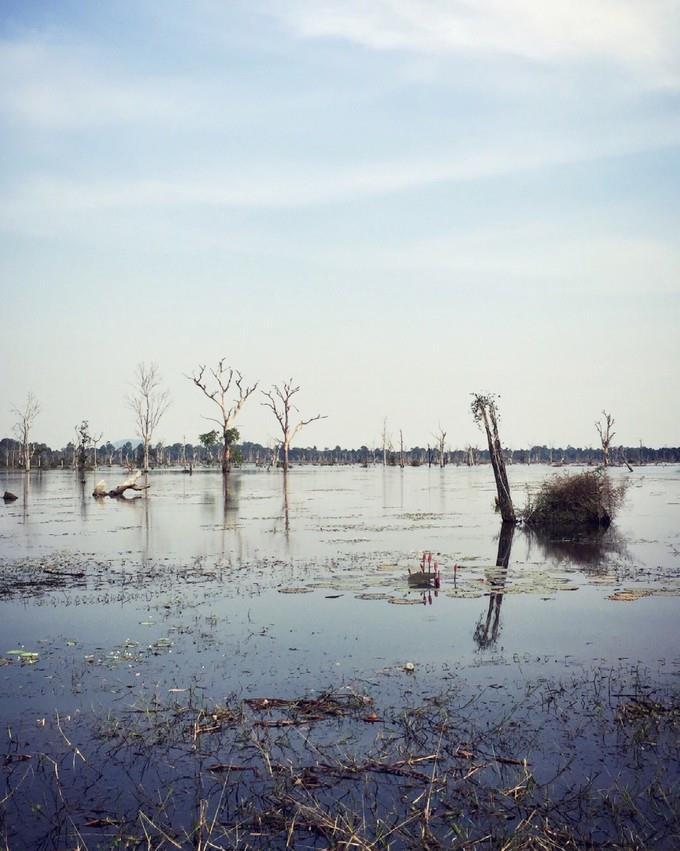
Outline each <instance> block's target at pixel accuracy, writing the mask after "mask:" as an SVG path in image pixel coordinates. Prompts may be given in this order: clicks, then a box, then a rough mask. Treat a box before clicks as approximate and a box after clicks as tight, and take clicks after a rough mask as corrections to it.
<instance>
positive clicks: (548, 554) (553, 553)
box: [525, 526, 630, 573]
mask: <svg viewBox="0 0 680 851" xmlns="http://www.w3.org/2000/svg"><path fill="white" fill-rule="evenodd" d="M525 534H526V535H527V536H528V540H529V545H530V546H531V545H533V544H534V543H535V544H536V545H537V546H538V547H539V549H540V551H541V555H542V557H543V558H545V559H546V560H548V559H549V560H551V561H553V562H555V563H556V564H562V563H563V562H571V563H573V564H578V565H579V566H580V567H582V568H586V569H591V570H593V571H594V572H596V573H599V572H602V571H603V570H605V569H606V566H607V564H608V562H609V560H610V558H611V557H612V556H616V557H617V559H625V560H630V555H629V553H628V546H627V543H626V540H625V538H623V536H622V535H621V534H620V533H619V532H618V531H617V530H616V529H614V528H613V527H612V526H610V527H609V529H607V530H606V531H598V532H594V533H593V534H590V535H582V536H580V537H578V538H556V537H551V536H550V535H541V534H539V533H538V532H533V531H529V530H525ZM598 568H599V570H598Z"/></svg>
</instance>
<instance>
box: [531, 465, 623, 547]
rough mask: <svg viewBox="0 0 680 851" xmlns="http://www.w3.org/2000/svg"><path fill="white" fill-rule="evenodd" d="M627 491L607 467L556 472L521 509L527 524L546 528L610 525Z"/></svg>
mask: <svg viewBox="0 0 680 851" xmlns="http://www.w3.org/2000/svg"><path fill="white" fill-rule="evenodd" d="M625 494H626V483H625V482H621V483H620V484H614V483H613V482H612V480H611V479H610V478H609V476H608V475H607V473H606V471H605V470H602V469H599V470H591V471H588V472H585V473H578V474H577V475H574V476H571V475H568V474H564V475H559V476H555V477H554V478H552V479H549V480H548V481H546V482H544V483H543V484H542V485H541V487H540V489H539V491H538V493H537V494H536V495H535V496H534V498H533V499H530V500H529V503H528V504H527V507H526V508H525V509H524V511H523V512H522V519H523V520H524V523H525V525H527V526H529V527H530V528H532V529H537V530H543V531H546V532H551V533H554V532H559V533H578V532H581V531H588V530H592V529H607V528H608V527H609V525H610V524H611V522H612V520H613V519H614V516H615V515H616V512H617V511H618V509H619V507H620V506H621V503H622V502H623V499H624V497H625Z"/></svg>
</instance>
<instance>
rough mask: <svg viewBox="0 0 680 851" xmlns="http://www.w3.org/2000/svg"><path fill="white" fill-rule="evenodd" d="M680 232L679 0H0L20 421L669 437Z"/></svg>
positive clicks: (165, 435) (7, 390)
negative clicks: (35, 404)
mask: <svg viewBox="0 0 680 851" xmlns="http://www.w3.org/2000/svg"><path fill="white" fill-rule="evenodd" d="M679 234H680V2H678V0H551V2H550V3H545V2H543V0H477V2H475V3H470V2H469V0H372V2H371V3H365V2H361V0H337V1H336V0H314V2H312V0H308V2H303V1H302V0H271V2H270V0H249V2H240V1H239V0H232V1H231V2H228V3H224V2H218V0H195V1H194V2H192V3H186V2H178V0H116V1H115V2H113V0H109V2H104V0H102V2H97V3H91V2H86V0H81V2H75V0H74V1H73V2H69V0H62V2H59V3H55V2H53V1H52V0H43V2H40V0H35V1H34V2H30V3H26V2H25V0H3V3H2V4H1V5H0V317H1V320H0V365H1V366H0V369H1V370H2V373H1V374H2V381H1V384H0V387H1V390H0V435H10V434H11V433H12V427H13V424H14V422H15V420H16V416H15V415H14V414H13V413H12V411H11V408H12V406H13V405H15V406H17V407H21V406H22V405H23V403H24V400H25V398H26V394H27V393H28V392H32V393H33V394H34V395H35V396H36V397H37V399H38V400H39V402H40V405H41V413H40V416H39V418H38V419H37V421H36V424H35V428H34V432H33V436H34V437H35V439H36V440H39V441H44V442H46V443H48V444H50V445H52V446H54V447H58V446H63V445H65V443H66V442H67V441H68V440H70V439H71V438H72V436H73V431H74V426H75V424H76V423H78V422H80V420H82V419H83V418H86V419H88V420H89V421H90V424H91V426H92V429H93V431H94V432H96V433H98V432H103V434H104V440H106V439H110V440H113V441H115V440H118V439H122V438H128V437H132V436H134V434H135V427H134V418H133V414H132V411H131V410H130V409H129V407H128V406H127V404H126V398H127V397H128V396H129V394H130V393H131V392H133V385H132V382H133V377H134V372H135V368H136V365H137V364H138V363H140V362H145V363H150V362H155V363H157V364H158V368H159V371H160V373H161V375H162V377H163V380H164V383H165V386H166V387H167V388H168V389H169V391H170V394H171V398H172V405H171V407H170V408H169V410H168V412H167V414H166V415H165V417H164V418H163V420H162V421H161V424H160V425H159V427H158V430H157V431H156V433H155V434H154V440H163V441H164V442H166V443H173V442H175V441H179V440H182V439H183V438H184V437H185V436H186V439H187V440H188V441H189V442H194V441H196V440H197V435H198V434H199V433H200V432H204V431H206V430H208V429H209V427H210V424H209V422H208V421H207V420H206V419H205V416H209V415H211V414H212V413H213V412H212V411H211V409H210V403H209V402H208V401H207V400H205V399H203V398H202V397H201V394H200V392H199V391H198V390H197V389H196V388H195V387H194V386H193V385H192V383H191V381H190V380H189V379H188V378H187V375H191V373H192V372H193V371H195V370H196V369H197V367H198V365H199V364H206V365H208V366H211V365H214V364H216V363H217V361H218V360H219V359H220V358H222V357H224V358H225V359H226V362H227V363H229V364H231V365H232V366H233V367H235V368H236V369H238V370H240V371H241V372H242V374H243V376H244V379H245V381H246V382H247V383H248V384H252V383H254V382H255V381H259V382H260V385H259V386H260V388H263V389H268V388H270V387H271V386H272V385H273V384H281V383H282V382H283V381H286V380H288V379H290V378H293V380H294V382H295V383H296V384H299V385H300V391H299V393H298V394H297V396H296V397H295V398H296V400H297V401H298V406H299V411H300V413H301V415H302V416H304V417H305V418H307V417H310V416H313V415H315V414H317V413H322V414H324V415H326V417H327V418H326V419H323V420H320V421H318V422H315V423H313V424H311V425H309V426H308V427H307V428H306V429H305V430H304V431H302V432H301V433H300V434H299V436H298V438H297V443H298V444H299V445H309V446H311V445H317V446H319V447H325V446H328V447H333V446H335V445H336V444H340V445H342V446H357V447H358V446H360V445H362V444H368V445H377V444H378V442H379V440H380V438H379V435H380V434H381V432H382V429H383V423H384V420H385V418H387V430H388V432H389V433H390V434H391V436H392V439H393V441H394V442H397V441H398V435H399V431H400V430H401V431H402V433H403V438H404V443H405V445H406V446H416V445H419V446H423V445H425V444H427V443H428V441H430V442H431V441H432V439H433V438H432V434H433V432H435V431H437V430H438V428H439V427H440V426H441V427H442V428H443V429H444V430H445V431H447V435H448V437H447V442H448V443H449V445H450V446H451V447H452V448H456V447H462V446H465V445H466V444H468V443H473V444H477V445H482V444H483V440H482V436H481V434H480V433H479V432H478V430H477V428H476V426H475V424H474V423H473V421H472V417H471V415H470V412H469V403H470V398H471V397H470V394H471V393H473V392H494V393H497V394H499V395H500V402H499V405H500V410H501V415H502V420H501V436H502V439H503V442H504V443H505V444H506V445H508V446H510V447H515V448H518V447H521V446H527V445H532V444H536V443H540V444H546V445H550V444H553V445H555V446H564V445H566V444H569V443H570V444H572V445H575V446H594V445H596V444H597V434H596V432H595V428H594V422H595V420H596V419H598V418H599V417H600V416H601V412H602V410H603V409H604V410H607V411H608V412H611V413H612V414H613V415H614V417H615V420H616V428H615V431H616V434H617V436H616V438H615V441H614V442H615V443H616V444H618V443H622V444H626V445H636V444H637V443H638V442H639V441H640V440H642V441H643V442H644V443H645V445H647V446H663V445H674V446H676V445H678V444H679V443H680V428H679V424H680V393H679V392H678V391H679V390H680V380H679V378H678V376H679V375H680V370H679V366H680V342H679V340H680V334H679V333H678V328H679V327H680V239H679V238H678V237H679ZM263 399H264V397H261V396H259V395H258V394H254V395H253V397H251V399H250V400H249V401H248V403H247V405H246V406H245V407H244V408H243V411H242V414H241V416H240V417H239V420H238V422H237V426H238V428H239V429H240V431H241V437H242V439H245V440H252V441H259V442H261V443H265V444H266V443H269V442H270V441H271V440H272V439H273V438H275V437H276V436H277V430H276V429H277V425H276V422H275V421H274V419H273V417H272V414H271V412H270V411H268V410H267V409H266V408H265V407H263V406H262V404H261V401H262V400H263Z"/></svg>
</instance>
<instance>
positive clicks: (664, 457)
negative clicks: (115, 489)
mask: <svg viewBox="0 0 680 851" xmlns="http://www.w3.org/2000/svg"><path fill="white" fill-rule="evenodd" d="M20 450H21V444H20V443H19V441H18V440H14V439H13V438H10V437H6V438H3V439H2V440H0V468H5V469H20V468H21V467H22V463H21V451H20ZM143 453H144V448H143V445H142V443H139V444H135V443H133V442H128V443H125V444H123V445H122V446H119V447H115V446H114V445H113V444H112V443H110V442H107V443H102V444H101V446H97V447H94V446H91V447H88V448H87V450H86V455H87V466H88V467H91V468H93V467H102V466H121V467H130V468H131V467H140V466H141V464H142V463H143ZM610 453H611V463H613V464H630V465H636V464H662V463H678V462H680V447H662V448H660V449H654V448H652V447H648V446H619V447H617V448H612V449H611V450H610ZM504 454H505V460H506V463H508V464H553V465H555V464H556V465H562V464H594V465H596V464H599V463H600V462H601V461H602V450H601V449H599V448H598V449H595V448H591V447H588V448H586V449H581V448H578V447H574V446H567V447H565V448H562V447H549V446H532V447H531V448H530V449H505V450H504ZM219 456H220V452H219V446H213V447H208V448H206V447H205V446H202V445H200V444H197V445H194V444H191V443H184V444H183V443H173V444H171V445H168V446H166V445H164V444H162V443H157V444H156V445H155V446H152V447H151V448H150V462H151V465H152V466H153V467H170V466H184V467H190V466H199V465H213V464H214V465H216V466H218V467H219V463H220V462H219ZM77 460H78V447H77V446H75V445H74V444H73V443H68V444H67V445H66V446H65V447H64V448H63V449H52V448H51V447H49V446H47V445H46V444H44V443H34V444H31V464H32V466H34V467H38V468H41V469H55V468H63V467H66V468H68V467H76V466H77ZM233 460H234V463H235V464H236V465H238V464H255V465H258V466H263V467H272V466H276V465H277V463H278V462H279V457H278V446H273V447H271V446H269V447H268V446H262V445H261V444H259V443H250V442H247V441H245V442H243V443H240V444H237V445H236V446H235V447H234V458H233ZM290 462H291V464H318V465H326V466H331V465H342V464H357V465H374V464H380V465H382V464H383V463H385V464H387V465H388V466H400V465H405V466H411V467H419V466H427V465H431V466H447V465H450V464H452V465H465V464H467V465H468V466H473V465H475V464H486V463H488V462H489V452H488V450H486V449H477V448H476V447H471V446H468V447H466V448H465V449H452V450H447V451H445V452H444V453H443V455H441V456H440V452H439V450H438V449H437V448H435V447H427V446H426V447H422V446H414V447H412V448H411V449H404V451H403V453H402V452H400V451H393V450H391V449H387V450H383V448H382V447H380V448H369V447H368V446H361V447H359V448H358V449H343V448H342V447H340V446H336V447H335V448H334V449H329V448H327V447H326V448H324V449H318V448H317V447H316V446H312V447H305V448H295V447H291V449H290Z"/></svg>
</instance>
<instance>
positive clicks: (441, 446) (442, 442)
mask: <svg viewBox="0 0 680 851" xmlns="http://www.w3.org/2000/svg"><path fill="white" fill-rule="evenodd" d="M432 437H434V439H435V441H436V442H437V449H438V450H439V466H440V467H443V466H444V465H445V464H446V432H445V431H444V429H443V428H442V426H441V423H440V424H439V430H438V431H436V432H435V433H434V434H433V435H432Z"/></svg>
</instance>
